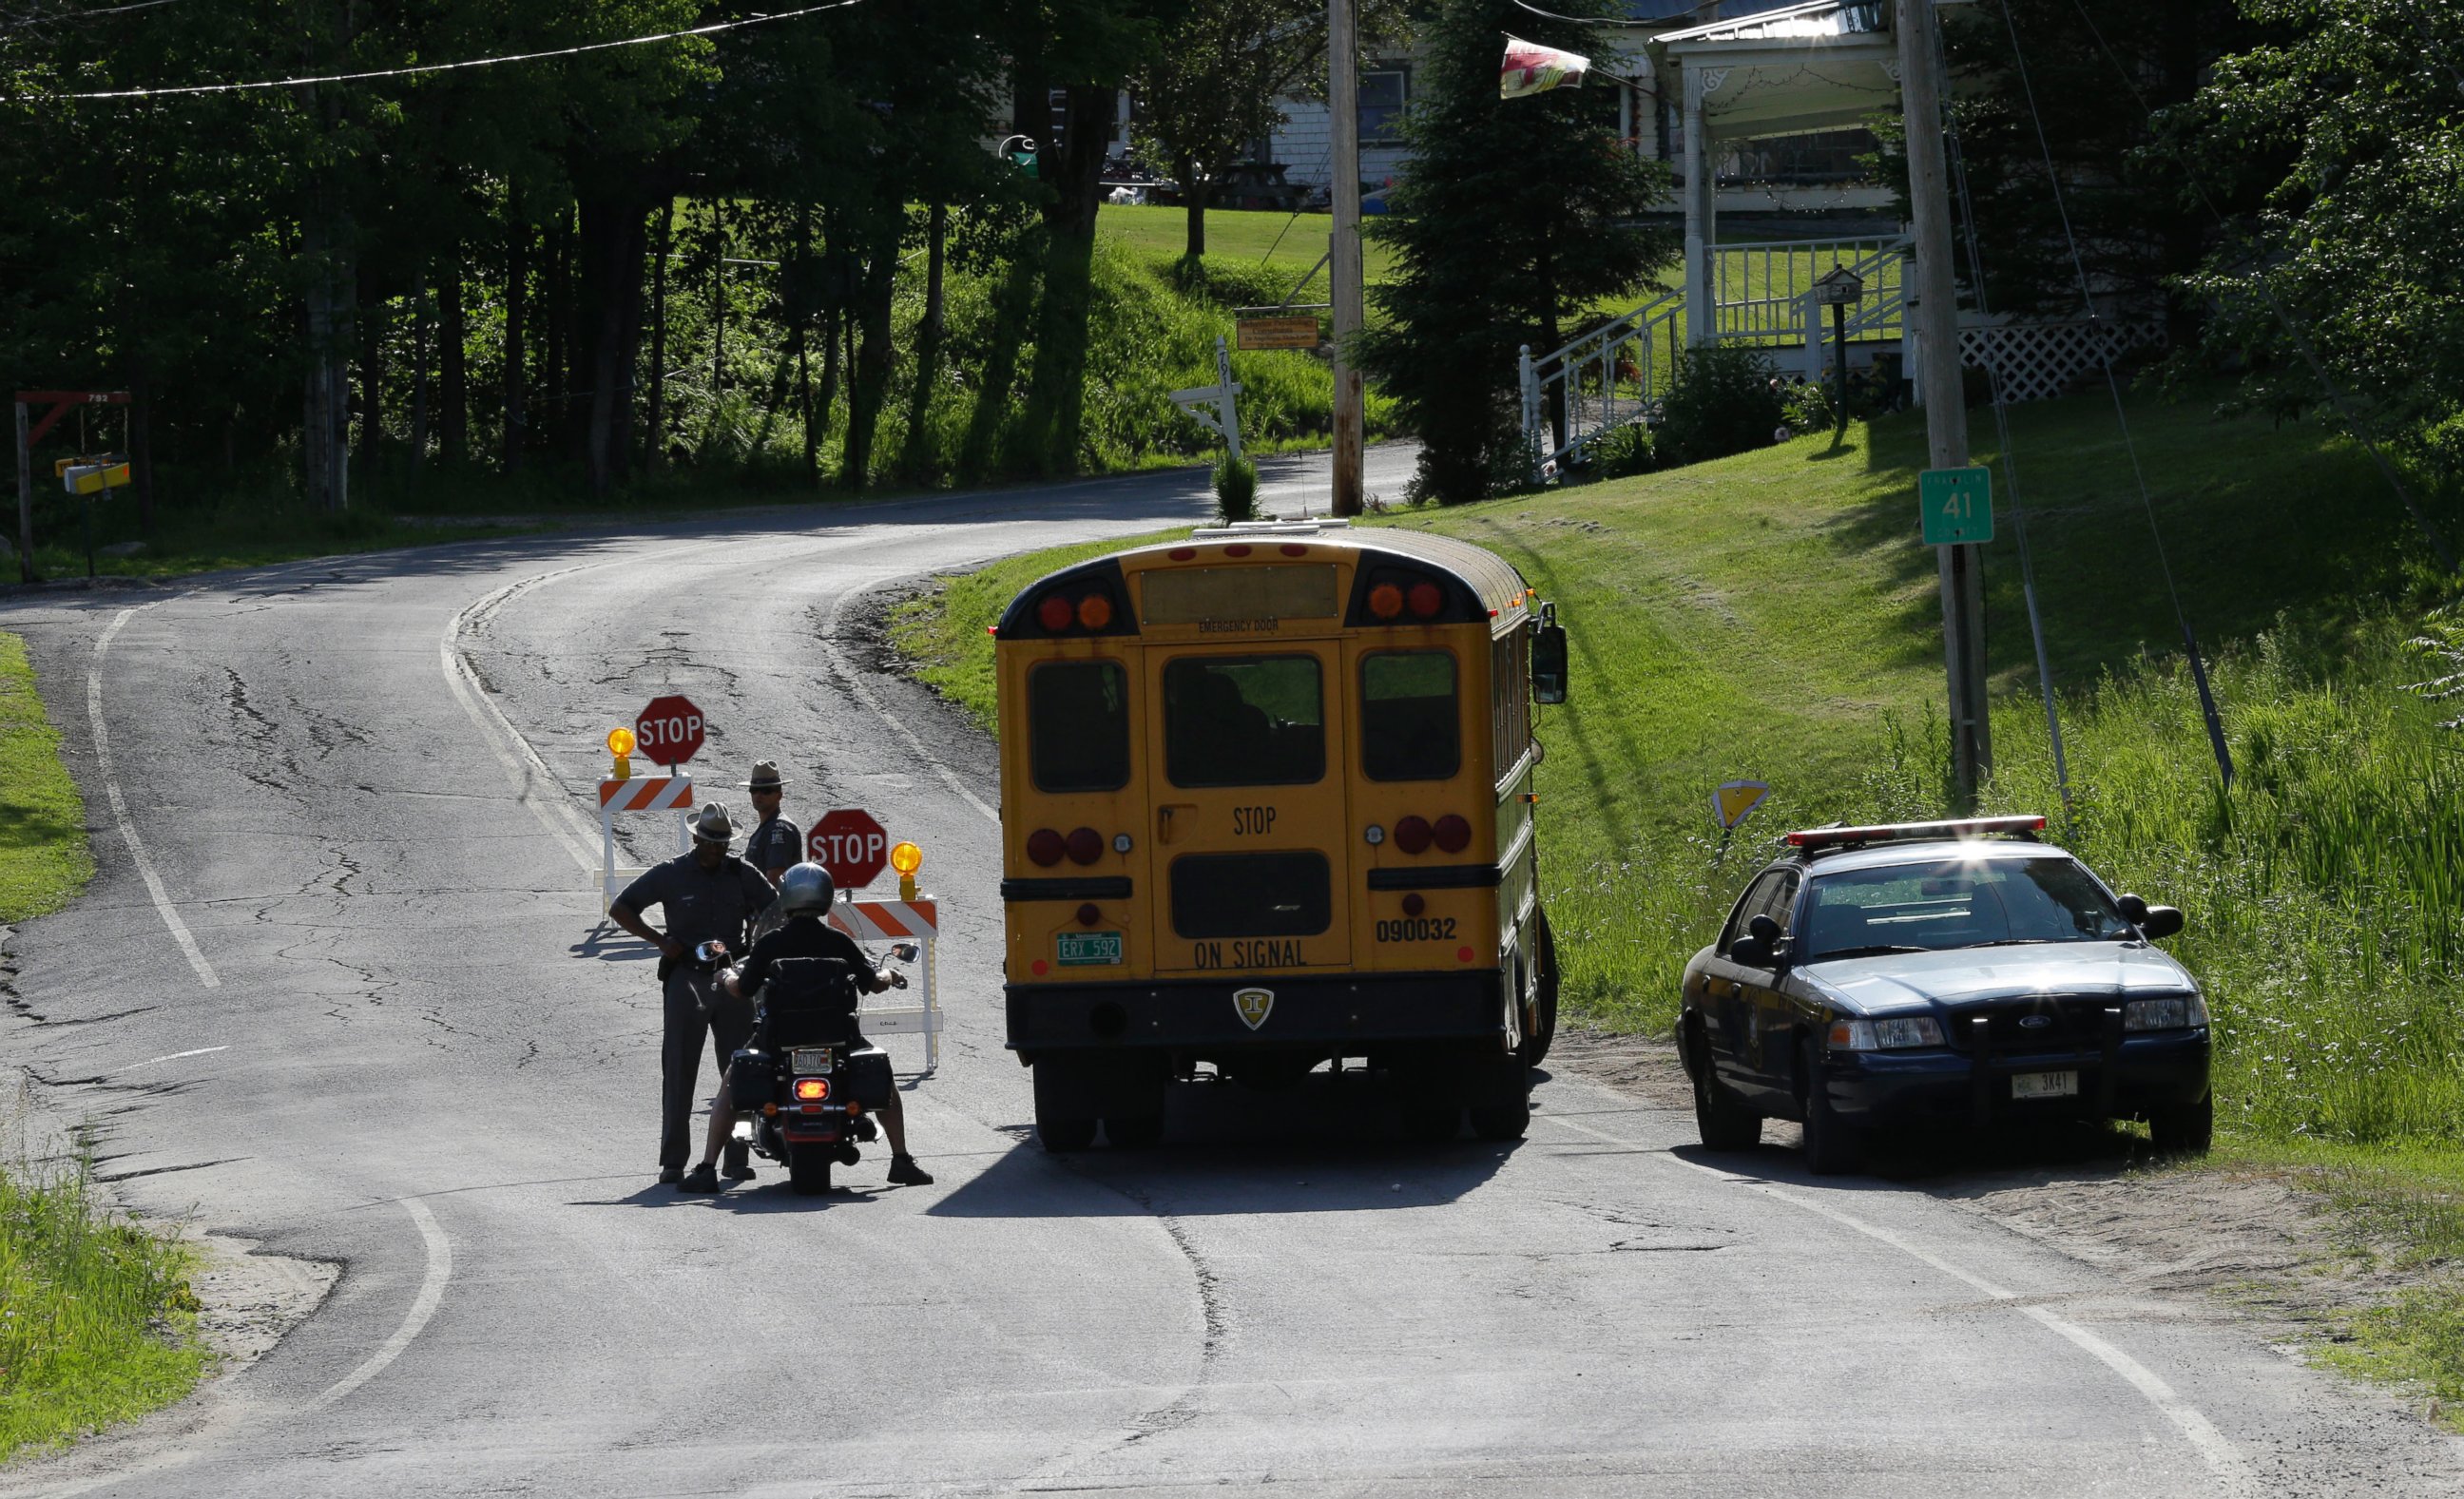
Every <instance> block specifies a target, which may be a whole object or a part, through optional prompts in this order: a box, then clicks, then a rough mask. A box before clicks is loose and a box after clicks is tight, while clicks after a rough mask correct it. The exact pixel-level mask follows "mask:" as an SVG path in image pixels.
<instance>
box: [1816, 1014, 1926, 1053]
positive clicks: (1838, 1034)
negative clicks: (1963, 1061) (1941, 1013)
mask: <svg viewBox="0 0 2464 1499" xmlns="http://www.w3.org/2000/svg"><path fill="white" fill-rule="evenodd" d="M1941 1045H1942V1025H1941V1024H1940V1023H1939V1022H1937V1021H1936V1020H1935V1019H1934V1018H1933V1017H1932V1016H1930V1015H1892V1016H1886V1017H1884V1018H1883V1019H1881V1020H1836V1021H1833V1022H1832V1023H1831V1048H1832V1049H1833V1050H1835V1051H1881V1050H1896V1049H1898V1048H1900V1047H1938V1046H1941Z"/></svg>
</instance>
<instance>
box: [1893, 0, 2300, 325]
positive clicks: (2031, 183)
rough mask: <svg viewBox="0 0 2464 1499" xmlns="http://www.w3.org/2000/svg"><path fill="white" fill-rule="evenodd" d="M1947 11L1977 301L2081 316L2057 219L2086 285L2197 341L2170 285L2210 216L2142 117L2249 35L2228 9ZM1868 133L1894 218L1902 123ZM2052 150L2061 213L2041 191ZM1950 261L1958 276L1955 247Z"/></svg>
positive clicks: (2109, 0)
mask: <svg viewBox="0 0 2464 1499" xmlns="http://www.w3.org/2000/svg"><path fill="white" fill-rule="evenodd" d="M1945 15H1946V17H1947V22H1946V24H1945V26H1944V28H1943V50H1944V53H1945V54H1946V56H1947V61H1948V63H1949V66H1950V69H1951V72H1952V74H1953V75H1954V76H1955V77H1958V78H1959V79H1960V80H1961V86H1960V88H1959V89H1958V91H1957V92H1956V93H1955V95H1954V101H1953V105H1952V108H1953V109H1954V111H1955V118H1956V120H1957V121H1958V126H1959V145H1960V154H1961V157H1962V159H1963V161H1964V162H1965V164H1966V166H1967V176H1968V185H1969V194H1970V197H1971V198H1972V200H1973V203H1974V206H1975V210H1976V233H1977V248H1978V251H1979V253H1980V255H1981V257H1982V259H1983V261H1984V266H1985V282H1986V284H1985V293H1986V297H1987V299H1988V304H1989V305H1990V306H1991V308H1992V309H1993V311H1995V312H1996V313H2013V314H2023V315H2025V314H2035V315H2044V316H2069V317H2077V316H2079V310H2080V309H2079V276H2078V273H2077V271H2076V270H2075V269H2074V267H2073V266H2072V263H2071V257H2070V248H2069V238H2068V237H2067V236H2066V235H2065V232H2064V223H2063V212H2064V210H2065V209H2067V211H2068V215H2069V231H2070V233H2071V234H2074V235H2076V236H2077V239H2078V242H2079V251H2080V258H2081V260H2082V261H2083V262H2084V263H2085V265H2086V268H2087V273H2088V276H2089V282H2090V284H2091V285H2092V286H2094V287H2095V288H2096V289H2097V290H2098V291H2099V292H2100V293H2110V294H2113V295H2116V296H2119V297H2120V298H2123V299H2124V300H2125V301H2128V302H2132V303H2134V304H2137V305H2139V306H2150V305H2159V304H2164V305H2167V307H2168V313H2169V314H2170V317H2171V320H2172V324H2173V325H2172V328H2171V330H2170V331H2171V332H2172V334H2173V336H2174V340H2175V342H2177V343H2179V342H2185V341H2188V340H2189V339H2192V338H2194V337H2195V333H2196V322H2197V317H2198V315H2199V312H2200V308H2199V307H2198V306H2197V304H2196V303H2195V302H2193V301H2191V300H2189V299H2184V298H2177V297H2176V296H2175V295H2174V283H2175V282H2176V280H2177V278H2178V277H2180V276H2184V275H2186V274H2188V273H2189V271H2191V270H2192V269H2193V268H2195V267H2196V266H2197V264H2198V262H2199V260H2200V257H2201V256H2202V255H2204V254H2206V253H2207V251H2208V249H2209V248H2210V246H2211V242H2212V240H2213V228H2212V226H2213V220H2212V219H2211V217H2210V216H2209V215H2208V214H2207V213H2206V212H2204V211H2202V210H2200V209H2197V207H2196V205H2195V203H2193V202H2192V201H2190V199H2189V187H2188V170H2187V167H2186V165H2185V164H2184V162H2183V161H2182V159H2181V158H2180V156H2179V155H2178V153H2176V152H2174V151H2173V150H2171V149H2170V148H2169V147H2167V145H2166V144H2165V143H2162V142H2160V141H2158V140H2157V138H2156V136H2155V135H2154V133H2153V131H2152V129H2151V126H2150V123H2149V111H2150V110H2151V109H2152V110H2156V111H2160V112H2161V111H2163V110H2165V109H2167V108H2168V107H2171V106H2174V105H2178V104H2181V103H2183V102H2185V101H2187V100H2188V99H2189V98H2190V96H2191V95H2192V94H2193V93H2195V92H2196V91H2197V89H2198V86H2199V83H2200V81H2201V78H2202V77H2203V75H2204V70H2205V69H2207V68H2208V67H2209V66H2210V65H2211V64H2212V63H2213V62H2214V61H2215V59H2216V58H2217V56H2218V55H2221V54H2222V53H2224V52H2225V51H2227V50H2229V49H2230V48H2232V47H2233V46H2235V45H2238V44H2239V43H2241V42H2242V41H2244V40H2246V39H2248V37H2249V35H2250V33H2251V29H2250V27H2249V25H2248V24H2247V23H2246V22H2245V21H2244V20H2243V19H2242V18H2241V16H2240V13H2239V10H2238V8H2237V6H2236V4H2235V3H2234V0H2171V3H2168V4H2165V5H2160V6H2149V5H2145V4H2144V3H2141V0H1995V3H1993V4H1991V5H1981V6H1975V7H1971V8H1969V10H1967V11H1946V12H1945ZM2014 37H2015V38H2016V41H2017V46H2016V48H2015V49H2014V47H2013V38H2014ZM2032 101H2033V104H2034V114H2033V116H2032V114H2031V103H2032ZM2037 121H2042V124H2043V130H2044V135H2043V140H2042V143H2040V142H2039V139H2038V136H2037ZM1875 123H1876V128H1877V133H1878V134H1879V135H1881V137H1882V140H1883V142H1884V146H1885V150H1884V156H1883V165H1884V171H1885V174H1886V177H1887V179H1888V180H1889V181H1890V182H1891V183H1892V185H1893V186H1894V187H1896V188H1897V189H1898V193H1899V199H1900V212H1901V216H1902V217H1903V218H1904V217H1906V216H1907V212H1908V209H1907V163H1906V157H1905V155H1904V154H1903V152H1902V151H1901V149H1900V145H1899V143H1900V140H1901V135H1902V127H1901V121H1900V120H1899V117H1898V115H1897V114H1896V113H1890V114H1885V115H1882V116H1880V117H1878V118H1877V119H1876V121H1875ZM2048 148H2050V151H2051V155H2052V157H2053V162H2054V169H2055V171H2056V172H2057V173H2058V174H2059V177H2060V181H2061V185H2062V194H2061V201H2060V202H2059V203H2058V204H2057V202H2056V200H2055V195H2054V194H2053V193H2051V192H2049V191H2048V190H2047V189H2046V182H2045V157H2046V154H2047V149H2048ZM1964 232H1965V231H1964V230H1963V233H1964ZM1957 260H1958V267H1959V274H1960V276H1961V278H1962V279H1963V280H1965V279H1966V278H1967V276H1968V270H1969V267H1968V255H1967V249H1966V246H1965V244H1964V243H1963V245H1962V246H1961V249H1960V253H1959V254H1958V256H1957Z"/></svg>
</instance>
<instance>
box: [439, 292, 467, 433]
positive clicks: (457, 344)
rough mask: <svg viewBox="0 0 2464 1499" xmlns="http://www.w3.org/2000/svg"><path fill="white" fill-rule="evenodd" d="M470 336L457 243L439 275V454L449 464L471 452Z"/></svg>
mask: <svg viewBox="0 0 2464 1499" xmlns="http://www.w3.org/2000/svg"><path fill="white" fill-rule="evenodd" d="M469 339H470V328H469V326H468V324H467V321H466V320H465V319H464V317H463V314H462V247H461V246H460V245H455V246H454V247H452V249H451V250H450V251H448V252H447V253H446V256H445V263H444V264H443V265H441V266H439V267H437V276H436V399H437V408H438V409H437V413H436V456H437V458H438V459H439V460H440V461H441V462H443V463H445V464H446V465H447V466H449V467H451V466H452V465H454V464H458V463H460V462H462V461H463V460H464V459H465V458H467V457H469V456H470V448H471V371H470V365H469V364H468V360H469V358H470V354H469Z"/></svg>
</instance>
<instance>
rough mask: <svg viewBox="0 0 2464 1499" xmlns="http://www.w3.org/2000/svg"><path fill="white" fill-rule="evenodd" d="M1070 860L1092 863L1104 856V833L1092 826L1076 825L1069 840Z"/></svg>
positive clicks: (1075, 862)
mask: <svg viewBox="0 0 2464 1499" xmlns="http://www.w3.org/2000/svg"><path fill="white" fill-rule="evenodd" d="M1067 848H1068V850H1069V862H1070V863H1072V864H1092V863H1094V862H1095V861H1096V860H1097V859H1100V858H1102V857H1103V856H1104V835H1103V834H1102V833H1099V832H1097V831H1095V829H1093V828H1092V827H1074V828H1071V829H1070V831H1069V838H1068V842H1067Z"/></svg>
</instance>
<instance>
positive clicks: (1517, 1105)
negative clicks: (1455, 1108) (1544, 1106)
mask: <svg viewBox="0 0 2464 1499" xmlns="http://www.w3.org/2000/svg"><path fill="white" fill-rule="evenodd" d="M1470 1113H1471V1132H1472V1133H1473V1134H1474V1135H1479V1136H1480V1137H1481V1138H1482V1139H1485V1140H1519V1139H1521V1138H1523V1135H1524V1132H1525V1131H1527V1130H1529V1129H1530V1128H1531V1095H1530V1094H1529V1093H1526V1094H1524V1095H1523V1096H1522V1097H1520V1098H1518V1099H1515V1100H1514V1101H1513V1102H1511V1103H1493V1104H1474V1105H1472V1107H1471V1111H1470Z"/></svg>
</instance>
